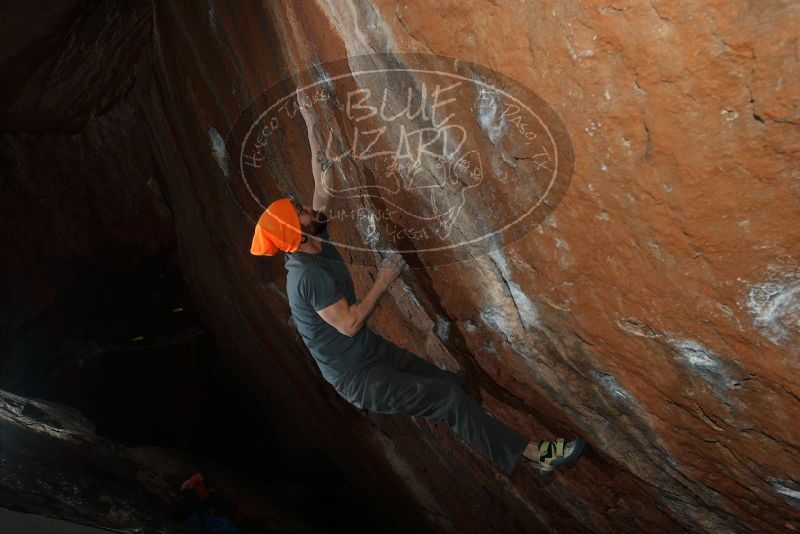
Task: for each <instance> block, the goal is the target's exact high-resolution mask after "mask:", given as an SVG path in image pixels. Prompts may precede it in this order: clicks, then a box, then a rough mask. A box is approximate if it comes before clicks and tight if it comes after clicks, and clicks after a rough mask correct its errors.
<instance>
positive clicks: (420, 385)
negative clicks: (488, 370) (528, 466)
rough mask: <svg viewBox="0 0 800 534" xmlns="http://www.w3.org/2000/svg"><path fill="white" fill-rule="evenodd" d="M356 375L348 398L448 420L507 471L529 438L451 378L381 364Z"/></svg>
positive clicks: (370, 407)
mask: <svg viewBox="0 0 800 534" xmlns="http://www.w3.org/2000/svg"><path fill="white" fill-rule="evenodd" d="M434 367H435V366H434ZM428 371H432V370H431V369H428ZM440 371H441V370H440ZM352 378H353V379H352V380H351V381H350V385H349V387H348V391H347V392H346V394H347V396H346V397H345V398H346V399H347V400H348V401H349V402H351V403H352V404H353V405H355V406H356V407H358V408H363V409H365V410H367V411H370V412H376V413H384V414H395V415H409V416H419V417H424V418H425V419H430V420H434V421H447V422H448V424H449V425H450V428H451V429H452V430H453V432H455V433H456V434H457V435H458V436H459V437H461V439H463V440H464V441H466V442H467V443H468V444H469V445H470V446H471V447H472V448H473V449H475V450H477V451H479V452H480V453H482V454H483V455H485V456H487V457H488V458H490V459H491V460H492V461H494V462H495V463H496V464H497V465H498V466H499V467H500V468H501V469H502V470H503V471H504V472H506V473H507V474H510V473H511V471H512V470H513V469H514V465H515V464H516V462H517V460H518V459H519V457H520V455H521V454H522V451H523V450H524V449H525V447H526V446H527V445H528V442H529V441H530V440H529V439H527V438H525V437H523V436H521V435H520V434H518V433H517V432H515V431H514V430H513V429H512V428H510V427H508V426H506V425H505V424H503V423H502V422H501V421H498V420H497V419H495V418H494V417H492V416H491V415H489V414H488V413H486V412H485V411H484V410H483V408H481V406H480V405H479V404H478V403H477V402H476V401H475V399H473V398H472V397H470V396H469V395H467V394H466V393H465V392H464V390H463V389H462V388H461V386H459V385H458V384H457V383H455V382H453V381H452V380H450V379H448V378H447V377H443V376H439V377H431V376H421V375H418V374H410V373H406V372H402V371H398V370H397V369H395V368H393V367H392V366H391V365H388V364H386V363H377V364H373V365H370V366H367V367H366V368H364V369H363V371H362V372H360V373H359V374H358V376H355V377H352Z"/></svg>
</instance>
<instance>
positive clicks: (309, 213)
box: [292, 200, 328, 235]
mask: <svg viewBox="0 0 800 534" xmlns="http://www.w3.org/2000/svg"><path fill="white" fill-rule="evenodd" d="M292 205H293V206H294V208H295V209H296V210H297V216H298V218H299V219H300V230H302V231H303V232H304V233H306V234H309V235H320V234H321V233H322V232H324V231H325V228H326V227H327V226H328V218H327V217H326V216H325V214H324V213H321V212H319V211H317V210H315V209H312V208H311V206H306V205H305V204H301V203H299V202H298V201H296V200H292Z"/></svg>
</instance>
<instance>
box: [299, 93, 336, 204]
mask: <svg viewBox="0 0 800 534" xmlns="http://www.w3.org/2000/svg"><path fill="white" fill-rule="evenodd" d="M297 105H298V107H299V108H300V114H301V115H302V116H303V119H304V120H305V122H306V129H307V130H308V144H309V145H310V146H311V171H312V172H313V173H314V200H313V202H312V207H313V208H314V209H315V210H317V211H320V212H323V213H325V215H328V210H329V208H330V200H331V198H330V193H329V192H328V191H330V189H332V188H333V165H332V164H331V162H330V160H328V158H327V157H326V156H325V150H323V149H322V144H321V140H320V136H321V133H320V131H319V126H318V124H317V116H316V114H315V113H314V110H313V109H311V101H310V100H309V99H308V97H307V96H306V95H305V94H303V93H298V94H297Z"/></svg>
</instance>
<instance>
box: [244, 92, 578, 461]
mask: <svg viewBox="0 0 800 534" xmlns="http://www.w3.org/2000/svg"><path fill="white" fill-rule="evenodd" d="M297 103H298V106H297V107H298V108H299V110H300V113H301V114H302V116H303V118H304V120H305V123H306V127H307V130H308V141H309V144H310V145H311V153H312V156H313V157H312V158H311V165H312V172H313V175H314V197H313V205H312V206H307V205H304V204H301V203H300V202H298V201H297V200H295V199H292V198H281V199H278V200H276V201H274V202H272V203H271V204H270V205H269V206H268V207H267V208H266V210H264V212H263V214H262V215H261V216H260V218H259V220H258V224H257V225H256V228H255V233H254V235H253V241H252V246H251V250H250V252H251V253H252V254H254V255H266V256H272V255H274V254H276V253H277V252H278V251H283V252H285V253H286V254H285V266H286V270H287V277H286V292H287V295H288V297H289V306H290V308H291V313H292V317H293V319H294V323H295V325H296V326H297V330H298V332H299V333H300V335H301V337H302V338H303V341H304V342H305V344H306V346H307V347H308V349H309V351H310V352H311V354H312V356H313V357H314V359H315V360H316V362H317V365H318V367H319V369H320V371H321V373H322V376H323V378H325V380H326V381H328V382H329V383H330V384H331V385H332V386H333V388H334V389H335V390H336V392H337V393H338V394H339V395H340V396H341V397H343V398H344V399H345V400H347V401H348V402H349V403H351V404H353V405H354V406H356V407H357V408H360V409H364V410H367V411H370V412H376V413H384V414H399V415H408V416H421V417H424V418H426V419H431V420H444V421H447V422H448V423H449V424H450V427H451V429H452V430H453V431H454V432H455V433H456V434H457V435H459V436H460V437H461V438H462V439H463V440H465V441H466V442H467V443H468V444H469V445H470V446H471V447H472V448H473V449H476V450H477V451H479V452H481V453H482V454H484V455H485V456H487V457H488V458H490V459H491V460H492V461H494V462H495V463H496V464H497V465H498V466H499V467H500V468H501V469H502V470H503V471H504V472H505V473H506V474H511V472H512V470H513V469H514V466H515V465H516V463H517V460H518V459H519V457H520V456H522V457H524V458H526V459H527V460H528V461H529V462H530V465H532V466H534V467H536V468H537V469H540V470H542V471H551V470H553V469H554V468H556V467H558V466H561V465H566V464H567V463H570V462H572V461H574V460H575V459H576V458H577V457H578V456H579V455H580V454H581V451H582V450H583V446H584V443H583V441H582V440H581V439H580V438H575V439H571V440H566V439H561V438H560V439H556V440H545V441H531V440H529V439H527V438H525V437H523V436H521V435H520V434H518V433H517V432H515V431H514V430H512V429H511V428H510V427H508V426H506V425H505V424H503V423H502V422H500V421H499V420H497V419H495V418H494V417H492V416H491V415H489V414H488V413H487V412H486V411H484V410H483V409H482V408H481V406H480V404H479V403H478V402H477V401H476V400H475V399H474V398H473V396H470V395H469V394H467V393H466V392H465V388H467V389H470V388H469V384H467V383H466V380H465V376H464V375H463V374H460V373H454V372H452V371H448V370H443V369H440V368H439V367H437V366H436V365H433V364H431V363H429V362H427V361H425V360H424V359H422V358H420V357H418V356H416V355H414V354H412V353H410V352H409V351H407V350H405V349H402V348H400V347H398V346H396V345H395V344H393V343H391V342H390V341H388V340H386V339H384V338H382V337H380V336H378V335H377V334H375V333H374V332H373V331H372V330H371V329H370V328H369V326H368V325H367V324H366V323H367V319H368V318H369V316H370V315H371V314H372V312H373V310H374V309H375V307H376V306H377V304H378V300H379V299H380V297H381V295H382V294H383V293H384V292H386V291H387V290H388V289H389V286H390V285H391V284H392V282H393V281H394V280H395V279H396V278H397V277H398V276H399V275H400V273H401V272H402V271H403V269H404V267H405V266H406V265H405V262H404V260H403V258H402V256H401V255H400V254H394V255H391V256H389V257H387V258H386V259H384V260H383V262H382V264H381V266H380V267H379V268H378V273H377V277H376V279H375V282H374V283H373V284H372V287H371V288H370V289H369V291H367V292H366V294H365V295H364V296H363V298H362V299H361V300H358V299H356V295H355V291H354V289H353V281H352V279H351V277H350V273H349V272H348V270H347V267H346V266H345V263H344V261H343V260H342V256H341V255H340V253H339V252H338V250H337V249H336V247H334V246H333V245H331V244H330V243H329V242H328V238H329V234H328V229H327V224H328V215H327V214H328V211H329V203H330V194H329V191H330V190H331V189H332V184H331V180H332V179H333V172H332V170H331V163H330V161H329V160H328V159H327V158H326V157H325V151H324V150H322V148H321V143H320V138H319V129H318V127H317V120H316V115H315V114H314V112H313V111H312V110H311V104H310V102H309V99H308V98H307V97H304V96H298V101H297Z"/></svg>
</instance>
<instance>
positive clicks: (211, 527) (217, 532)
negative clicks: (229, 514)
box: [181, 512, 239, 534]
mask: <svg viewBox="0 0 800 534" xmlns="http://www.w3.org/2000/svg"><path fill="white" fill-rule="evenodd" d="M181 525H183V526H184V527H187V528H196V529H198V530H200V531H202V532H211V533H213V534H239V529H238V528H236V526H235V525H234V524H233V523H231V522H230V521H229V520H227V519H225V518H224V517H215V516H213V515H203V516H201V515H200V514H198V513H196V512H195V513H194V514H192V515H190V516H189V517H187V518H186V519H184V520H183V523H181Z"/></svg>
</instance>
